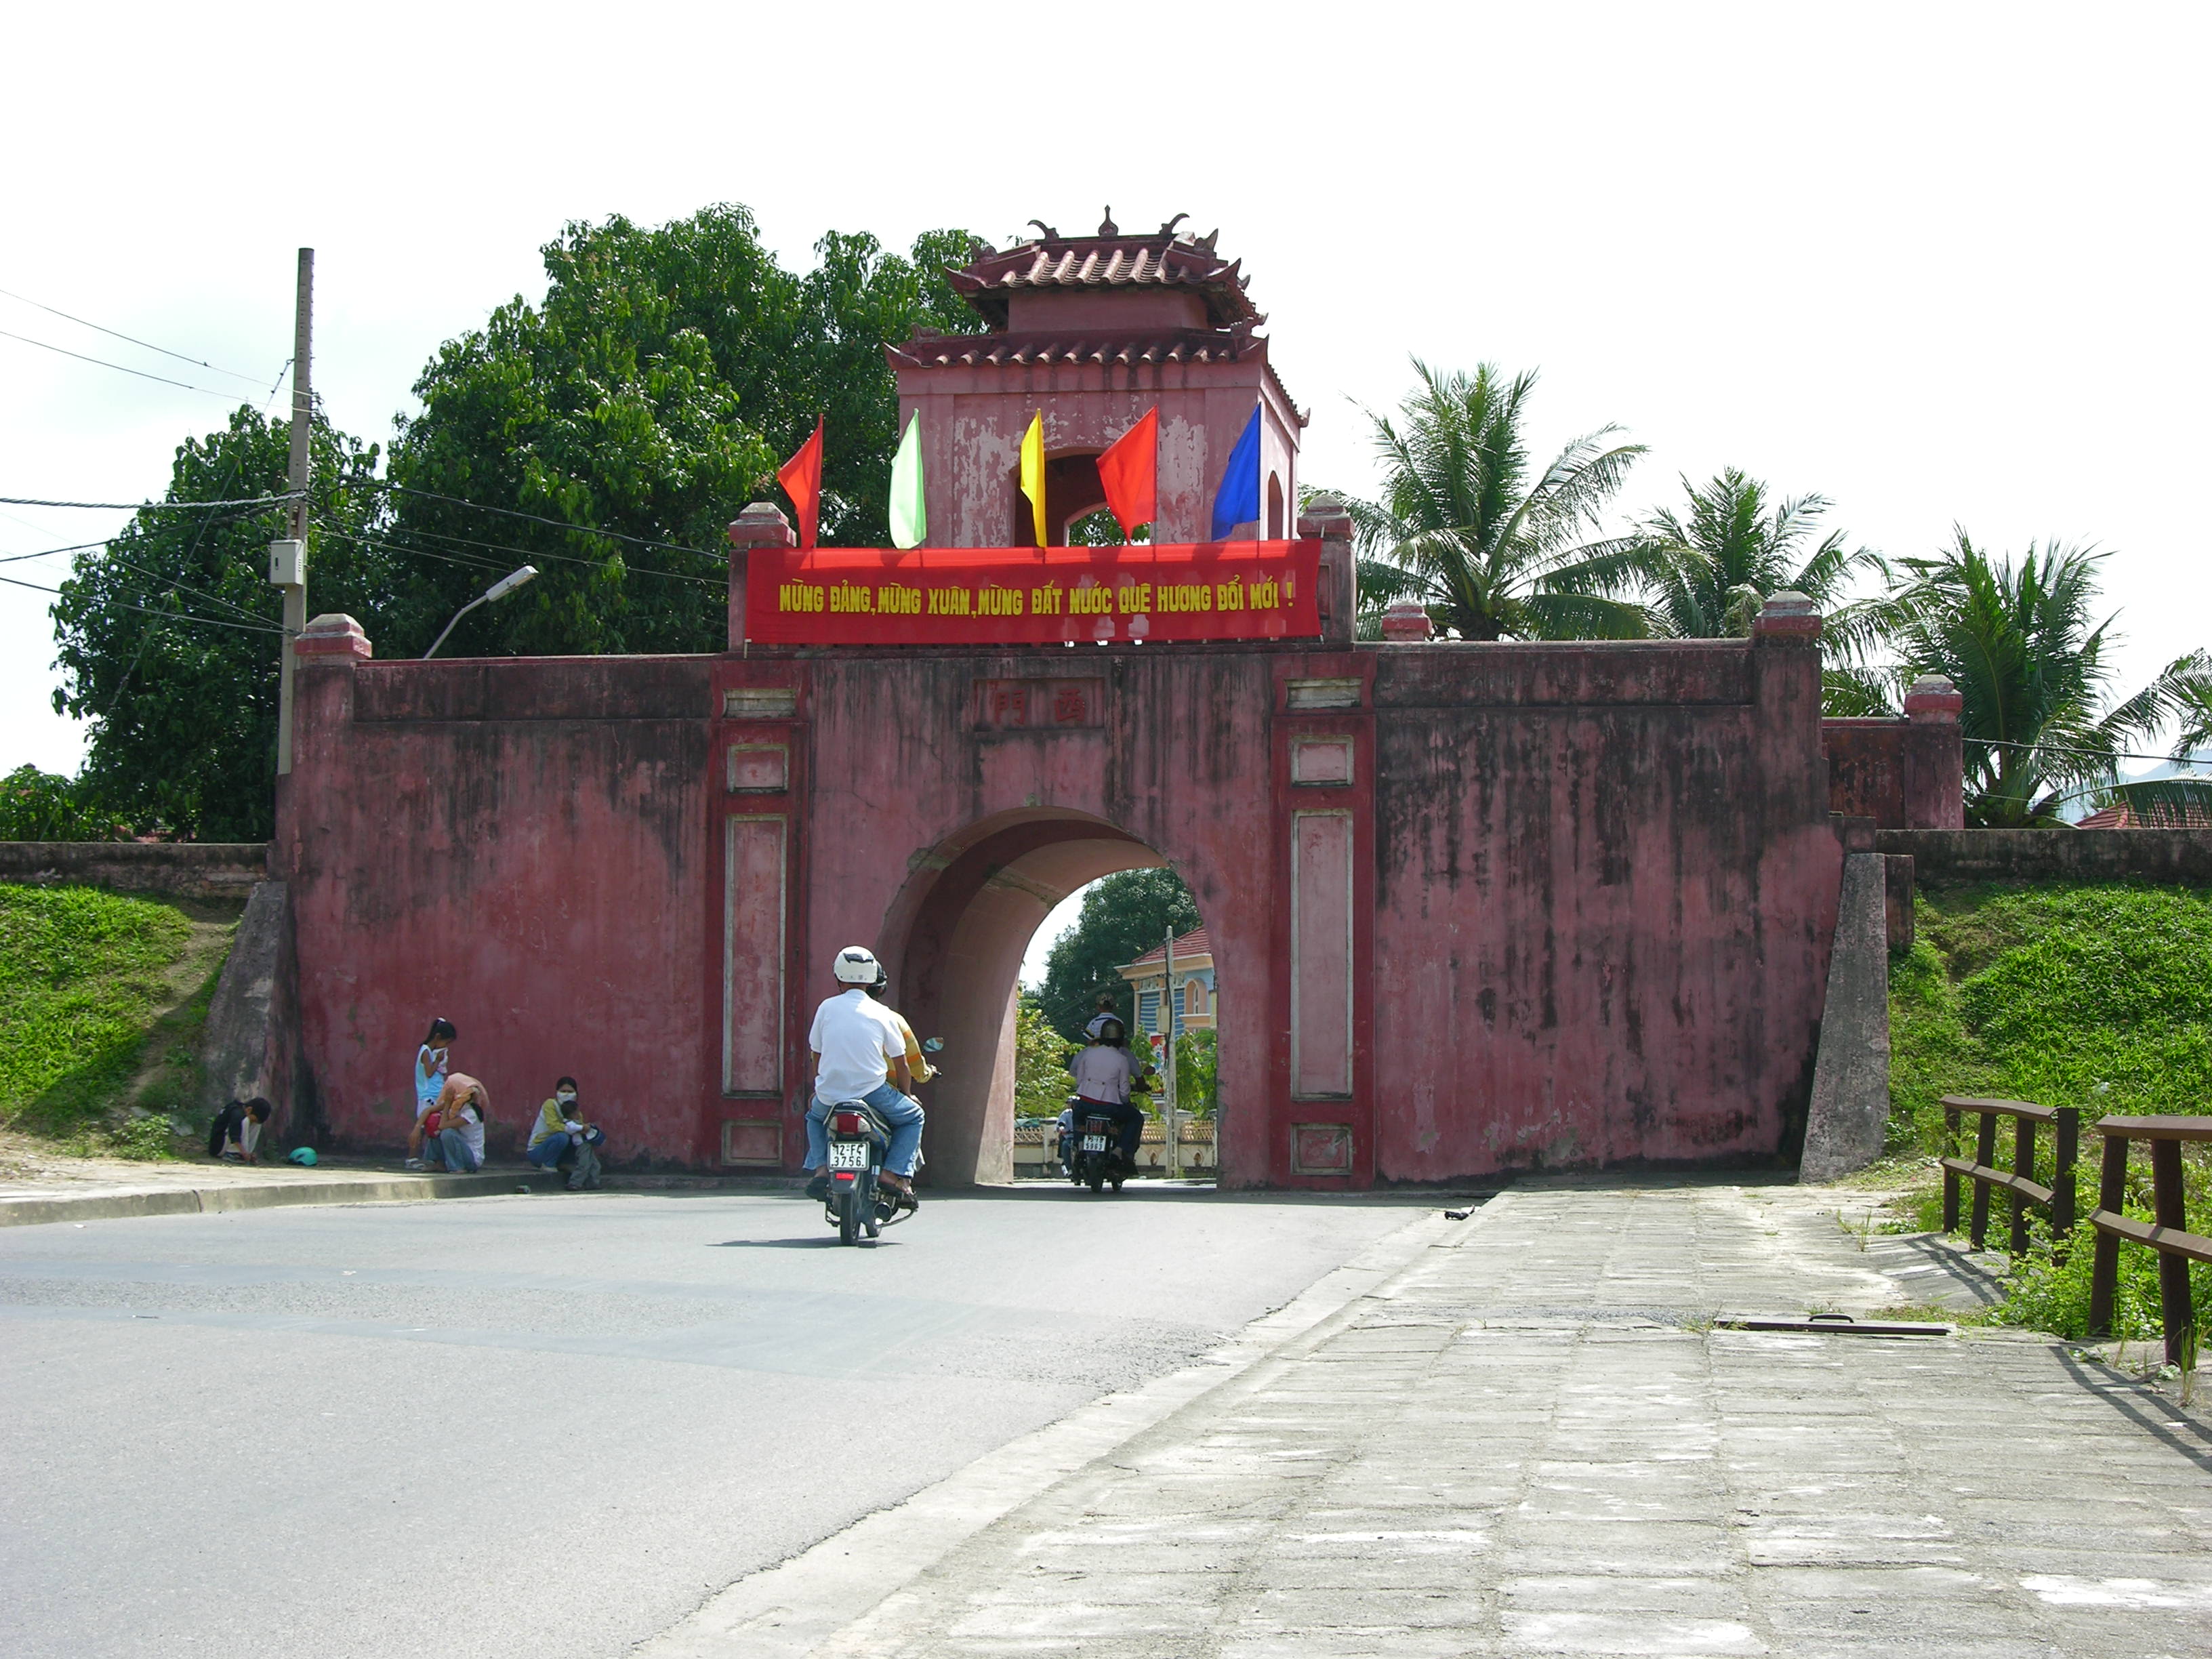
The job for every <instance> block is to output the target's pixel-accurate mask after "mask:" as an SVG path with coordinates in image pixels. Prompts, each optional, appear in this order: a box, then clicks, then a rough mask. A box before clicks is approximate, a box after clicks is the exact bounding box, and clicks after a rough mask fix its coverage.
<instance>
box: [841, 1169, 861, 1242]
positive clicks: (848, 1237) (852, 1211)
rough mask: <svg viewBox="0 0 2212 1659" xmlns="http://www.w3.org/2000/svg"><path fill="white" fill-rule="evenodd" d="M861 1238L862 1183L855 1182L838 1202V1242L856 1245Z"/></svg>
mask: <svg viewBox="0 0 2212 1659" xmlns="http://www.w3.org/2000/svg"><path fill="white" fill-rule="evenodd" d="M837 1242H838V1243H840V1244H856V1243H859V1242H860V1182H857V1181H856V1182H854V1183H853V1184H852V1185H851V1186H850V1187H848V1188H846V1190H845V1193H844V1194H843V1196H842V1197H841V1198H839V1199H838V1200H837Z"/></svg>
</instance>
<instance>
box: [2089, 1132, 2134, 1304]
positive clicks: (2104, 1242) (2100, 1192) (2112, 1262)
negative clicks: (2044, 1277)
mask: <svg viewBox="0 0 2212 1659" xmlns="http://www.w3.org/2000/svg"><path fill="white" fill-rule="evenodd" d="M2127 1200H2128V1138H2127V1137H2126V1136H2125V1135H2114V1134H2108V1135H2106V1137H2105V1161H2104V1165H2103V1168H2102V1170H2100V1173H2099V1176H2098V1178H2097V1207H2098V1208H2099V1209H2100V1210H2110V1211H2111V1212H2112V1213H2113V1214H2114V1215H2118V1213H2119V1212H2120V1206H2122V1205H2124V1204H2125V1203H2126V1202H2127ZM2119 1288H2120V1241H2119V1237H2118V1234H2115V1233H2108V1232H2106V1231H2104V1230H2103V1229H2102V1228H2100V1229H2099V1230H2098V1232H2097V1252H2096V1254H2095V1255H2093V1256H2092V1257H2091V1258H2090V1261H2089V1334H2090V1336H2092V1337H2093V1338H2097V1339H2100V1340H2101V1339H2103V1338H2106V1337H2109V1336H2111V1335H2112V1300H2113V1297H2115V1296H2116V1295H2117V1294H2118V1291H2119Z"/></svg>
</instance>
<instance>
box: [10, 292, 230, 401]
mask: <svg viewBox="0 0 2212 1659" xmlns="http://www.w3.org/2000/svg"><path fill="white" fill-rule="evenodd" d="M0 294H5V295H7V296H8V297H9V299H11V300H19V301H21V302H22V303H23V304H25V305H27V306H31V307H34V308H36V309H37V310H40V311H43V312H45V313H47V314H48V315H49V316H53V317H59V318H61V319H63V320H64V321H65V322H71V323H75V324H76V325H77V326H78V327H80V328H88V329H91V330H92V331H94V333H97V334H106V335H108V336H110V337H112V338H114V339H118V340H128V341H129V342H130V343H131V344H132V345H135V346H143V348H144V349H147V350H148V351H158V352H160V353H161V355H162V356H164V357H174V358H175V359H176V360H177V361H178V362H180V363H191V364H193V365H195V366H197V368H213V369H215V372H216V374H228V375H229V376H230V377H231V379H233V380H246V381H248V382H250V383H251V384H252V385H254V386H259V385H260V384H261V377H260V376H259V375H258V374H240V373H239V372H238V371H237V370H236V369H234V368H216V366H215V365H214V364H213V363H210V362H207V361H206V360H204V358H199V357H187V356H185V354H184V353H183V352H181V351H172V350H170V349H169V348H168V347H167V346H157V345H155V343H153V342H152V341H151V340H142V339H139V338H138V337H137V336H136V335H131V334H125V333H124V332H123V331H121V330H120V329H113V328H106V327H103V326H102V325H100V324H98V323H92V322H87V321H86V320H85V319H83V318H82V317H72V316H70V313H68V312H66V311H63V310H60V309H58V307H53V306H50V305H47V304H46V303H45V302H44V301H39V300H33V299H32V298H31V297H30V295H27V294H17V293H15V292H14V291H13V290H12V289H4V288H0ZM17 338H19V339H20V338H21V336H20V335H18V336H17ZM33 343H35V342H33ZM110 367H112V365H110Z"/></svg>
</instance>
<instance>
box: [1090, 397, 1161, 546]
mask: <svg viewBox="0 0 2212 1659" xmlns="http://www.w3.org/2000/svg"><path fill="white" fill-rule="evenodd" d="M1159 459H1160V406H1159V405H1158V404H1153V405H1152V407H1151V408H1150V409H1148V410H1146V411H1145V414H1144V418H1143V419H1141V420H1139V422H1137V423H1136V425H1134V426H1133V427H1131V428H1129V429H1128V430H1127V432H1124V433H1123V434H1122V435H1121V436H1120V437H1118V438H1116V439H1115V440H1114V442H1113V445H1112V446H1111V447H1109V449H1108V450H1107V451H1106V453H1104V454H1103V455H1101V456H1100V457H1099V458H1098V482H1099V483H1102V484H1103V485H1105V486H1106V505H1107V506H1109V507H1111V508H1113V509H1114V517H1115V519H1116V520H1119V521H1120V523H1121V533H1122V534H1123V535H1124V536H1134V535H1135V534H1136V533H1137V526H1139V525H1140V524H1150V523H1151V522H1152V519H1153V517H1154V516H1155V515H1156V514H1157V513H1158V511H1159V471H1160V466H1159Z"/></svg>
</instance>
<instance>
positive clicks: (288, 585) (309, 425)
mask: <svg viewBox="0 0 2212 1659" xmlns="http://www.w3.org/2000/svg"><path fill="white" fill-rule="evenodd" d="M314 314H315V250H314V249H313V248H311V247H303V248H301V250H300V280H299V286H298V288H297V289H295V293H294V296H293V313H292V467H291V476H290V484H289V487H290V489H291V492H292V511H291V531H292V533H291V535H290V537H289V538H287V539H286V540H283V541H278V542H271V543H270V544H269V580H270V581H271V582H272V583H274V584H275V585H276V586H278V587H280V588H282V589H283V591H284V633H283V638H282V639H280V640H279V641H277V645H276V648H277V649H278V651H279V652H281V653H283V654H282V655H281V656H280V657H279V658H278V659H277V665H276V775H277V776H279V777H284V776H287V775H289V774H290V772H291V770H292V641H295V640H296V639H298V638H299V637H300V634H301V630H302V629H305V628H306V627H307V482H308V479H309V477H310V476H311V473H312V471H313V416H314V392H313V372H312V369H313V363H312V358H313V343H314V340H313V335H314ZM280 548H289V549H290V550H291V551H290V552H289V554H288V555H284V556H280V555H279V553H278V551H277V550H278V549H280ZM280 564H282V565H283V568H284V570H285V571H286V573H287V574H285V575H279V574H277V572H278V567H279V565H280Z"/></svg>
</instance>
